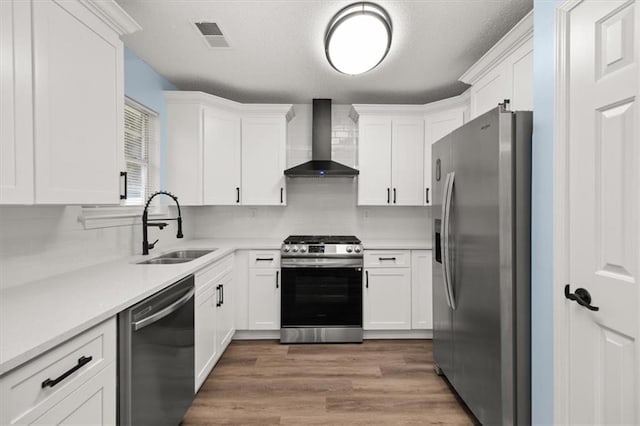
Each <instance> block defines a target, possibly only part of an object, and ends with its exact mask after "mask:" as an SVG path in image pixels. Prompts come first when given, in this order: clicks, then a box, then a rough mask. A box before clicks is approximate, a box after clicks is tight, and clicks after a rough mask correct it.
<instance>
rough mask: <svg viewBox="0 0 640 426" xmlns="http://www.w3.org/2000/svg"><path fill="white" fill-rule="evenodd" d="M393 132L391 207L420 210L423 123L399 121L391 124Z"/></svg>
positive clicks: (410, 120)
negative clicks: (413, 207) (417, 208)
mask: <svg viewBox="0 0 640 426" xmlns="http://www.w3.org/2000/svg"><path fill="white" fill-rule="evenodd" d="M391 129H392V132H391V135H392V136H391V184H392V193H391V204H393V205H398V206H421V205H422V204H423V203H422V200H423V195H422V180H423V175H424V160H423V157H424V119H423V118H422V117H419V118H397V119H394V120H393V122H392V123H391Z"/></svg>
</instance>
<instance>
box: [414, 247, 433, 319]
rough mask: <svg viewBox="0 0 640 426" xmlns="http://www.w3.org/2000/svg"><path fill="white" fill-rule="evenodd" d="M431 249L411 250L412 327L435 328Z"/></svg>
mask: <svg viewBox="0 0 640 426" xmlns="http://www.w3.org/2000/svg"><path fill="white" fill-rule="evenodd" d="M431 270H432V264H431V250H412V251H411V328H412V329H414V330H432V329H433V297H432V286H431V282H432V279H431Z"/></svg>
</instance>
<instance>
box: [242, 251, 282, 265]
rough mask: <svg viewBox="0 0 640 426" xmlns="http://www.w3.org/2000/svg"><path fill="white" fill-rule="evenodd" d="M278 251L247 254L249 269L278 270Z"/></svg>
mask: <svg viewBox="0 0 640 426" xmlns="http://www.w3.org/2000/svg"><path fill="white" fill-rule="evenodd" d="M279 267H280V251H278V250H251V251H250V252H249V268H279Z"/></svg>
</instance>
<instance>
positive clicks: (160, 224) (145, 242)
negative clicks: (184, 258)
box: [142, 191, 184, 254]
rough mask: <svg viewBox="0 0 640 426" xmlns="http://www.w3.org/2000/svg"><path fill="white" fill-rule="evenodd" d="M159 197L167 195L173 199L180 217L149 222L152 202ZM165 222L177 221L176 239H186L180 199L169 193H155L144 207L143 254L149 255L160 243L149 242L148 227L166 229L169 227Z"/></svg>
mask: <svg viewBox="0 0 640 426" xmlns="http://www.w3.org/2000/svg"><path fill="white" fill-rule="evenodd" d="M157 195H166V196H169V197H171V198H173V201H175V202H176V206H177V207H178V217H173V218H169V219H156V220H153V219H152V220H149V214H148V210H149V204H150V203H151V200H153V199H154V198H155V197H156V196H157ZM165 220H177V221H178V234H177V235H176V238H183V237H184V235H182V214H181V213H180V203H178V197H176V196H175V195H173V194H172V193H170V192H167V191H158V192H154V193H153V194H151V196H150V197H149V199H148V200H147V204H145V206H144V212H143V213H142V254H149V250H151V249H152V248H154V247H155V245H156V243H157V242H158V240H155V241H154V242H152V243H150V242H149V240H148V234H147V230H148V227H149V226H155V227H158V228H160V229H164V227H165V226H167V225H168V223H166V222H164V221H165Z"/></svg>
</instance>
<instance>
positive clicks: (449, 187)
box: [442, 172, 456, 310]
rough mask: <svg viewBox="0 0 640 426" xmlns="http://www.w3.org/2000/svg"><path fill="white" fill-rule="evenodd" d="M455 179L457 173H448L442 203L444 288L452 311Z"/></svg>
mask: <svg viewBox="0 0 640 426" xmlns="http://www.w3.org/2000/svg"><path fill="white" fill-rule="evenodd" d="M454 179H455V172H450V173H447V178H446V180H445V184H444V194H443V201H442V238H443V246H444V247H443V252H442V272H443V275H444V287H445V293H446V296H447V304H448V305H449V306H450V307H451V309H453V310H455V309H456V301H455V298H454V294H453V285H452V281H453V276H452V273H451V267H452V266H451V265H450V260H451V257H450V253H449V250H450V247H449V245H450V244H449V233H450V229H449V226H450V220H451V217H450V216H451V201H452V197H453V182H454Z"/></svg>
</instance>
